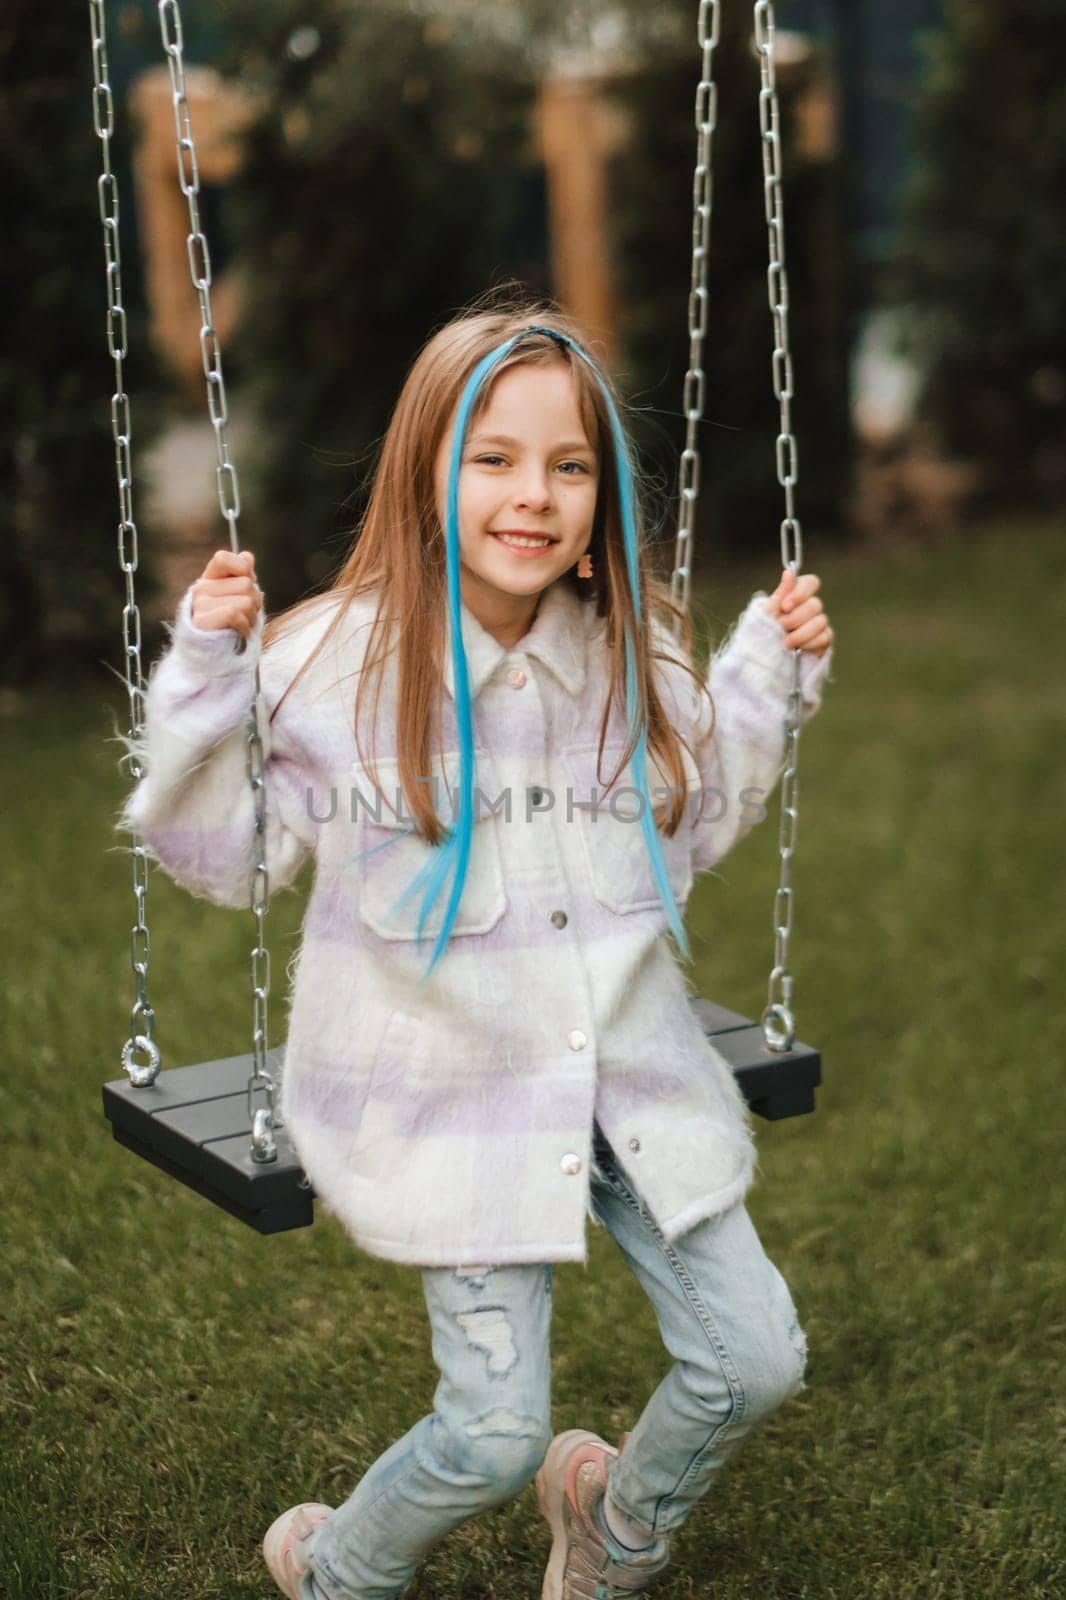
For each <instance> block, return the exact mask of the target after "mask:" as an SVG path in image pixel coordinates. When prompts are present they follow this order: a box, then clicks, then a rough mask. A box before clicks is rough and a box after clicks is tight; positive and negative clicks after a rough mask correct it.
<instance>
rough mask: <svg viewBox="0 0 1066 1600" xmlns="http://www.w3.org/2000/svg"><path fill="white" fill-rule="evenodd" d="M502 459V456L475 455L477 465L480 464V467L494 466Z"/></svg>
mask: <svg viewBox="0 0 1066 1600" xmlns="http://www.w3.org/2000/svg"><path fill="white" fill-rule="evenodd" d="M502 460H503V457H502V456H493V455H488V456H475V457H474V461H475V463H476V465H477V466H479V467H480V466H486V467H491V466H494V465H495V464H496V463H497V462H498V461H502Z"/></svg>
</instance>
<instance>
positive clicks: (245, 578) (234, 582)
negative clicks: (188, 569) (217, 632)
mask: <svg viewBox="0 0 1066 1600" xmlns="http://www.w3.org/2000/svg"><path fill="white" fill-rule="evenodd" d="M262 607H263V591H262V589H260V587H259V585H258V583H256V581H255V557H254V556H253V554H252V552H251V551H250V550H242V551H241V552H240V554H239V555H234V553H233V551H232V550H216V551H215V553H214V555H213V556H212V557H211V559H210V561H209V562H208V563H207V566H206V567H205V568H204V570H203V572H202V573H201V575H200V576H199V577H198V578H197V580H196V582H195V584H194V585H193V592H192V620H193V624H194V626H195V627H197V628H234V629H236V631H237V632H238V633H239V634H242V635H243V636H244V638H245V639H247V638H248V637H249V636H250V634H251V631H252V629H253V627H254V626H255V619H256V617H257V615H258V614H259V612H260V611H261V610H262Z"/></svg>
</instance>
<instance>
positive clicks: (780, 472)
mask: <svg viewBox="0 0 1066 1600" xmlns="http://www.w3.org/2000/svg"><path fill="white" fill-rule="evenodd" d="M754 17H755V48H756V49H757V51H758V53H759V68H760V78H761V87H760V89H759V130H760V133H761V135H762V161H763V199H764V202H765V208H766V227H767V237H768V241H769V266H768V267H767V273H766V282H767V293H768V298H769V303H770V315H771V317H772V319H773V336H774V350H773V358H772V360H773V382H774V394H775V396H776V398H777V402H778V406H779V408H780V431H779V432H778V435H777V481H778V483H779V484H780V485H781V487H782V489H783V490H784V499H785V515H784V519H783V520H782V523H781V564H782V567H783V568H788V569H789V570H790V571H791V572H792V574H793V577H794V578H796V577H798V576H799V573H800V571H801V568H802V563H803V542H802V534H801V530H800V525H799V521H798V519H797V517H796V481H797V478H798V475H799V455H798V451H797V449H796V436H795V434H794V433H793V432H792V399H793V385H792V355H791V351H790V348H789V328H788V273H787V271H786V269H785V213H784V192H783V183H782V171H781V109H780V106H779V104H778V98H777V76H776V71H775V65H774V8H773V0H755V9H754ZM802 704H803V697H802V691H801V687H800V652H799V650H793V651H792V688H791V690H790V691H789V696H788V706H787V709H786V712H785V770H784V777H783V778H782V782H781V818H780V824H779V827H778V854H779V858H780V876H779V878H778V886H777V892H776V894H775V895H774V910H773V926H774V964H773V967H772V969H771V972H770V981H769V986H768V991H767V1003H766V1006H765V1008H764V1010H763V1013H762V1017H761V1018H760V1021H761V1023H762V1030H763V1036H764V1037H765V1039H766V1043H767V1044H768V1045H769V1047H770V1049H771V1050H791V1048H792V1046H793V1044H794V1043H795V1039H796V1022H795V1017H794V1014H793V1011H792V974H791V973H790V972H789V970H788V949H789V939H790V937H791V934H792V887H791V884H790V881H789V878H790V871H791V866H792V857H793V854H794V852H795V848H796V829H797V825H798V822H799V778H798V776H797V770H798V763H799V737H800V724H801V711H802Z"/></svg>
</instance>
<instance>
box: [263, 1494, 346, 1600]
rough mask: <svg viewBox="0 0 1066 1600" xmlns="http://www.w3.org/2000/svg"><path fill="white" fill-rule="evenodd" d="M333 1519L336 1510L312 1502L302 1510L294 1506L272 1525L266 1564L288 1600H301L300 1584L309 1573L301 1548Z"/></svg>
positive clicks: (266, 1542)
mask: <svg viewBox="0 0 1066 1600" xmlns="http://www.w3.org/2000/svg"><path fill="white" fill-rule="evenodd" d="M332 1515H333V1507H332V1506H323V1505H318V1504H317V1503H316V1502H314V1501H311V1502H309V1503H307V1504H306V1505H302V1506H291V1507H290V1509H289V1510H288V1511H283V1512H282V1513H281V1516H280V1517H277V1518H275V1520H274V1521H273V1522H272V1523H271V1524H270V1527H269V1528H268V1529H267V1531H266V1537H265V1538H264V1540H263V1560H264V1561H265V1562H266V1564H267V1568H268V1569H269V1572H270V1576H271V1577H272V1578H273V1580H274V1582H275V1583H276V1584H277V1586H278V1588H279V1589H280V1590H281V1592H282V1594H284V1595H287V1596H288V1600H301V1597H300V1580H301V1578H303V1577H304V1576H305V1574H306V1573H307V1571H308V1566H307V1563H306V1561H304V1559H303V1554H302V1551H301V1549H300V1546H301V1545H302V1544H303V1542H304V1540H305V1539H307V1538H308V1537H309V1536H310V1534H312V1533H313V1532H314V1530H315V1529H316V1528H317V1527H318V1524H319V1523H320V1522H325V1520H326V1518H327V1517H331V1516H332Z"/></svg>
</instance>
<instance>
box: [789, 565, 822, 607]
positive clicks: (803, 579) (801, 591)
mask: <svg viewBox="0 0 1066 1600" xmlns="http://www.w3.org/2000/svg"><path fill="white" fill-rule="evenodd" d="M785 572H786V576H790V575H791V572H792V569H791V567H786V569H785ZM821 586H822V580H821V578H819V576H818V574H817V573H816V572H802V573H801V574H800V576H799V577H798V578H796V579H795V581H794V582H793V583H792V584H791V586H790V588H789V589H788V590H786V593H785V596H784V599H783V600H782V602H781V607H782V610H784V611H794V610H795V609H796V607H797V606H798V605H800V604H801V602H802V601H804V600H807V599H809V597H810V596H811V595H812V594H814V592H815V591H816V590H817V589H820V588H821Z"/></svg>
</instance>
